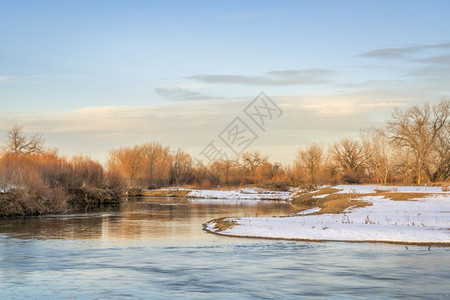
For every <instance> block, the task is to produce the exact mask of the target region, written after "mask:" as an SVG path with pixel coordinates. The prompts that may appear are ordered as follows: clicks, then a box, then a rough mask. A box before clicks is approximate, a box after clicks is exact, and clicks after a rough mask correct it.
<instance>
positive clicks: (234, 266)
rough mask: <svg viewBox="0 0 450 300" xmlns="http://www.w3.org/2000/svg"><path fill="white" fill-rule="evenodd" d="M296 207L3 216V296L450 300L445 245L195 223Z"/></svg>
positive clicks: (169, 205) (173, 204)
mask: <svg viewBox="0 0 450 300" xmlns="http://www.w3.org/2000/svg"><path fill="white" fill-rule="evenodd" d="M294 211H296V207H295V206H293V205H292V204H289V203H285V202H275V201H259V202H258V201H232V202H229V201H221V200H187V199H170V198H134V199H128V202H126V203H124V204H122V205H121V207H120V208H117V209H109V210H104V211H103V212H97V213H95V212H91V213H81V214H75V215H69V216H45V217H33V218H21V219H3V220H0V298H1V299H11V298H13V299H14V298H18V299H22V298H29V299H34V298H46V299H48V298H93V299H98V298H101V299H127V298H133V299H136V298H137V299H173V298H182V299H281V298H282V299H286V298H291V299H294V298H295V299H298V298H305V299H310V298H318V299H323V298H329V299H353V298H354V299H363V298H365V299H392V298H395V299H399V298H404V299H449V298H450V284H449V283H450V249H449V248H431V250H430V251H429V250H428V249H427V247H419V246H409V247H408V249H406V247H405V246H402V245H387V244H363V243H356V244H355V243H334V242H330V243H307V242H293V241H272V240H262V239H242V238H231V237H222V236H218V235H214V234H209V233H206V232H204V231H202V224H203V223H204V222H206V221H209V220H210V219H213V218H217V217H225V216H272V215H284V214H286V213H289V212H294Z"/></svg>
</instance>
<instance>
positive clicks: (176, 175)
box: [169, 148, 192, 185]
mask: <svg viewBox="0 0 450 300" xmlns="http://www.w3.org/2000/svg"><path fill="white" fill-rule="evenodd" d="M172 157H173V159H172V166H171V169H170V182H169V184H170V185H172V184H176V185H179V184H180V183H184V181H186V180H187V179H188V178H189V176H190V173H191V172H192V157H191V156H190V155H189V154H188V153H186V152H185V151H183V150H182V149H181V148H178V149H177V150H176V151H175V152H174V153H173V154H172Z"/></svg>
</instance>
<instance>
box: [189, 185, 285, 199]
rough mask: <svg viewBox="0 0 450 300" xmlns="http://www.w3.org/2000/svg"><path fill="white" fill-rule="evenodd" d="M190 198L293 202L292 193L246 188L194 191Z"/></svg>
mask: <svg viewBox="0 0 450 300" xmlns="http://www.w3.org/2000/svg"><path fill="white" fill-rule="evenodd" d="M187 196H188V197H189V198H208V199H238V200H274V199H276V200H291V199H292V193H291V192H278V191H266V190H262V189H258V188H244V189H240V190H232V191H221V190H192V191H191V192H190V193H189V194H188V195H187Z"/></svg>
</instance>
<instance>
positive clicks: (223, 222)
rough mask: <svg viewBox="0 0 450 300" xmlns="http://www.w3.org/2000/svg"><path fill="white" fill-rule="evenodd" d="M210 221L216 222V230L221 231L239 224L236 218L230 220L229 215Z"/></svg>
mask: <svg viewBox="0 0 450 300" xmlns="http://www.w3.org/2000/svg"><path fill="white" fill-rule="evenodd" d="M210 222H214V223H216V225H215V226H214V229H215V230H216V232H221V231H224V230H226V229H230V228H233V227H234V226H236V225H237V222H236V221H235V220H229V219H228V218H227V217H225V218H218V219H214V220H211V221H210Z"/></svg>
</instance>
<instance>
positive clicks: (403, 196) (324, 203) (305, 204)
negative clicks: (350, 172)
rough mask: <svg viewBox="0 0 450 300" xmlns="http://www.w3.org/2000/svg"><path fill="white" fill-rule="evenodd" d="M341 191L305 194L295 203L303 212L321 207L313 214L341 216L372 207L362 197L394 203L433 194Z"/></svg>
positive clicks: (295, 200) (331, 190)
mask: <svg viewBox="0 0 450 300" xmlns="http://www.w3.org/2000/svg"><path fill="white" fill-rule="evenodd" d="M338 191H339V190H338V189H335V188H331V187H327V188H323V189H320V190H319V191H316V192H311V193H304V194H301V195H299V196H298V197H296V198H295V199H294V203H295V204H296V205H298V206H299V208H300V209H301V210H307V209H311V208H314V207H320V208H321V210H320V211H319V212H316V213H313V214H340V213H343V212H344V211H345V210H346V209H347V208H349V207H352V208H357V207H365V206H370V205H372V204H371V203H370V202H366V201H361V200H358V198H360V197H361V196H364V197H365V196H383V197H385V198H388V199H391V200H394V201H413V200H414V199H418V198H424V197H429V196H430V195H432V194H431V193H395V192H388V191H386V190H376V193H371V194H362V195H360V194H358V193H356V192H355V193H339V194H337V192H338ZM318 195H327V196H325V197H323V198H314V196H318Z"/></svg>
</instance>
